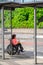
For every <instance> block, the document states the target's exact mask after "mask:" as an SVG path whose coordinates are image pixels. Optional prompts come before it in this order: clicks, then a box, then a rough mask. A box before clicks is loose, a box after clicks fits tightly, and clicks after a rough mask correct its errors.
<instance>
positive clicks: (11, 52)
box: [10, 9, 12, 56]
mask: <svg viewBox="0 0 43 65" xmlns="http://www.w3.org/2000/svg"><path fill="white" fill-rule="evenodd" d="M10 22H11V38H12V9H10ZM11 56H12V45H11Z"/></svg>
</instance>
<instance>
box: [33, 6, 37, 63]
mask: <svg viewBox="0 0 43 65" xmlns="http://www.w3.org/2000/svg"><path fill="white" fill-rule="evenodd" d="M36 36H37V27H36V7H34V60H35V64H37V38H36Z"/></svg>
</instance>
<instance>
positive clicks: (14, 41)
mask: <svg viewBox="0 0 43 65" xmlns="http://www.w3.org/2000/svg"><path fill="white" fill-rule="evenodd" d="M11 44H12V48H14V47H15V48H16V53H18V54H19V53H20V51H21V52H23V47H22V45H21V43H20V42H19V41H18V40H17V38H16V34H13V35H12V39H11Z"/></svg>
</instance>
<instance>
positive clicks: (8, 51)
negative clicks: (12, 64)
mask: <svg viewBox="0 0 43 65" xmlns="http://www.w3.org/2000/svg"><path fill="white" fill-rule="evenodd" d="M6 51H7V53H8V54H9V55H14V54H16V48H15V47H14V48H13V47H12V48H11V44H9V45H8V46H7V49H6Z"/></svg>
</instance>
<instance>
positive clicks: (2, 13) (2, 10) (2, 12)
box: [1, 7, 5, 60]
mask: <svg viewBox="0 0 43 65" xmlns="http://www.w3.org/2000/svg"><path fill="white" fill-rule="evenodd" d="M1 21H2V59H3V60H4V59H5V54H4V7H2V8H1Z"/></svg>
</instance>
